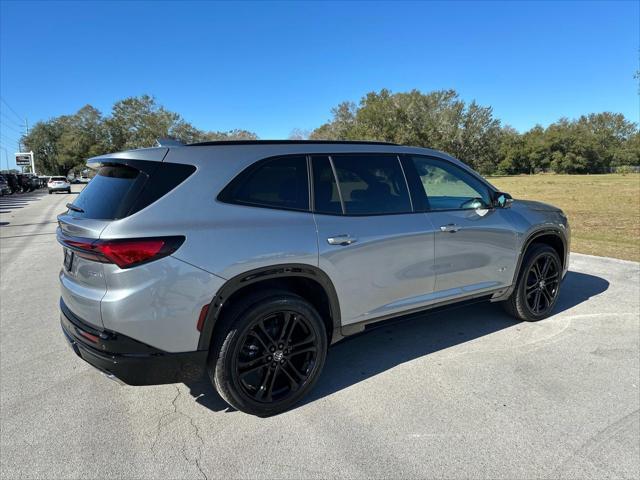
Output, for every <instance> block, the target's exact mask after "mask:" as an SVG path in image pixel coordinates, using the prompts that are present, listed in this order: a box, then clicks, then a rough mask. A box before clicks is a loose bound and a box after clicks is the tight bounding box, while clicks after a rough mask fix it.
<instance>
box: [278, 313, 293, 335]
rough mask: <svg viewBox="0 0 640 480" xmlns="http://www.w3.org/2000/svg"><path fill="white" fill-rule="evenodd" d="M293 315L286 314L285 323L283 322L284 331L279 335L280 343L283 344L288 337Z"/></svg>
mask: <svg viewBox="0 0 640 480" xmlns="http://www.w3.org/2000/svg"><path fill="white" fill-rule="evenodd" d="M292 316H293V314H292V313H291V312H284V321H283V322H282V330H280V335H278V342H282V341H283V340H284V339H285V338H286V336H287V329H288V328H289V324H290V323H291V317H292Z"/></svg>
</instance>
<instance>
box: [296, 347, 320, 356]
mask: <svg viewBox="0 0 640 480" xmlns="http://www.w3.org/2000/svg"><path fill="white" fill-rule="evenodd" d="M317 351H318V349H317V347H316V346H315V345H311V346H310V347H307V348H303V349H302V350H296V351H294V352H291V353H290V354H289V356H290V357H293V356H294V355H300V354H301V353H308V352H317Z"/></svg>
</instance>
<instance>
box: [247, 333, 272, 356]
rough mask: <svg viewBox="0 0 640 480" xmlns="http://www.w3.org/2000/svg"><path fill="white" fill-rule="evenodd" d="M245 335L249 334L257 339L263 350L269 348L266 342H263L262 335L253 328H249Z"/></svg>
mask: <svg viewBox="0 0 640 480" xmlns="http://www.w3.org/2000/svg"><path fill="white" fill-rule="evenodd" d="M247 335H251V336H252V337H253V338H255V339H256V340H258V341H259V342H260V345H262V348H264V350H265V351H267V350H269V347H268V346H267V344H266V343H264V340H263V339H262V337H261V336H260V335H258V332H256V331H254V330H250V331H249V333H248V334H247Z"/></svg>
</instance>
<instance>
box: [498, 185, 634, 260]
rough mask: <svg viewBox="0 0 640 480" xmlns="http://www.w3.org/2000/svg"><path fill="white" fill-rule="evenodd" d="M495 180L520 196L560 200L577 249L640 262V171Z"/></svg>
mask: <svg viewBox="0 0 640 480" xmlns="http://www.w3.org/2000/svg"><path fill="white" fill-rule="evenodd" d="M489 181H490V182H491V183H493V184H494V185H495V186H496V187H497V188H499V189H500V190H502V191H505V192H509V193H510V194H511V195H513V197H514V198H522V199H527V200H539V201H541V202H547V203H551V204H553V205H556V206H558V207H560V208H562V210H564V212H565V214H566V215H567V216H568V217H569V222H570V224H571V231H572V244H571V250H572V251H574V252H580V253H588V254H591V255H600V256H605V257H615V258H622V259H625V260H635V261H640V175H639V174H629V175H617V174H611V175H526V176H525V175H523V176H516V177H492V178H489Z"/></svg>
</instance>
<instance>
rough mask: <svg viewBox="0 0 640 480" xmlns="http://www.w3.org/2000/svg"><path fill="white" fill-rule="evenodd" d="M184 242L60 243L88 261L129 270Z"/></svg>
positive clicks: (67, 240)
mask: <svg viewBox="0 0 640 480" xmlns="http://www.w3.org/2000/svg"><path fill="white" fill-rule="evenodd" d="M182 242H184V237H158V238H134V239H126V240H95V241H93V242H91V241H85V240H83V239H72V238H62V241H61V243H62V244H64V245H66V246H67V247H69V248H71V249H72V250H74V251H75V252H76V253H77V254H78V255H79V256H81V257H84V258H87V259H89V260H96V261H100V262H105V263H115V264H116V265H118V266H119V267H120V268H130V267H134V266H136V265H140V264H142V263H147V262H150V261H152V260H158V259H160V258H163V257H166V256H167V255H171V254H172V253H173V252H175V251H176V250H177V249H178V247H180V245H182Z"/></svg>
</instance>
